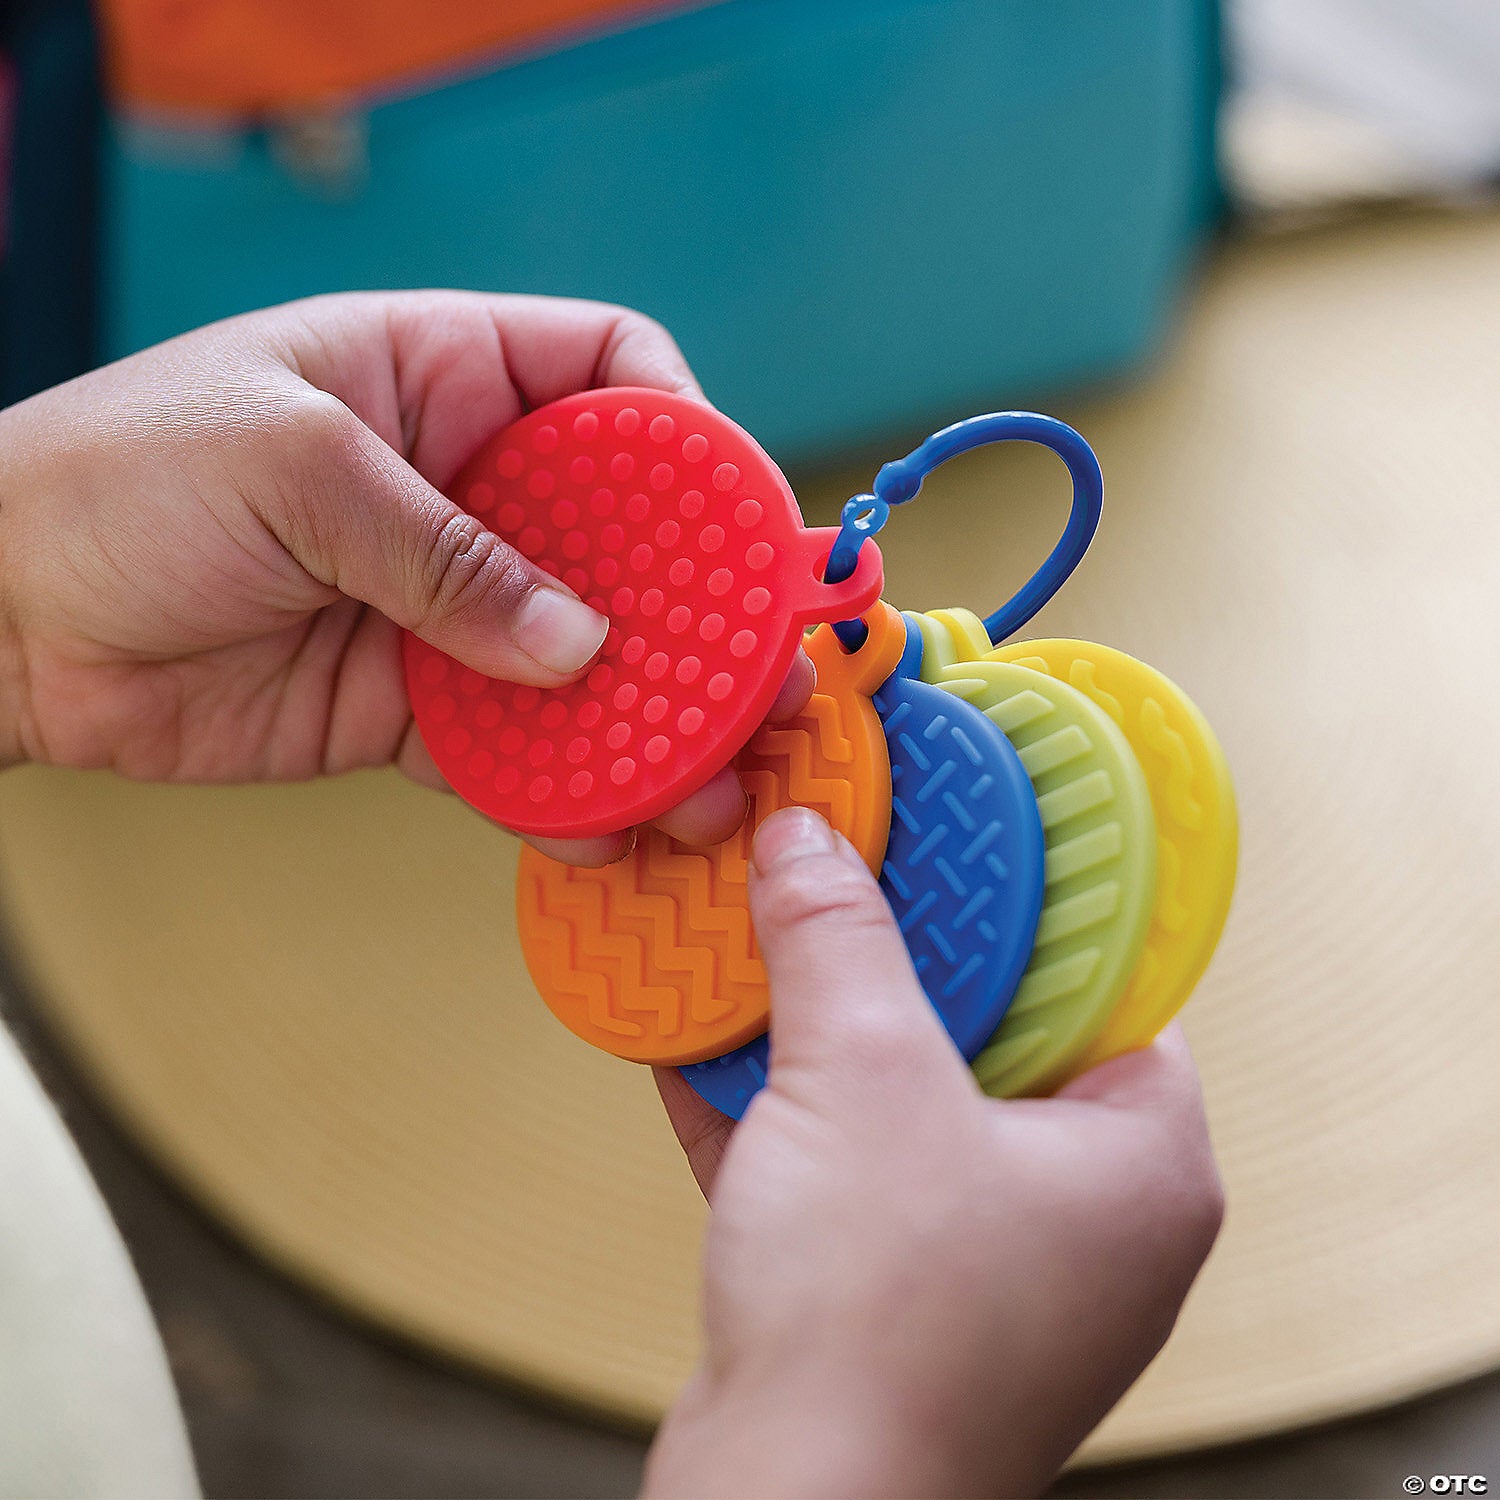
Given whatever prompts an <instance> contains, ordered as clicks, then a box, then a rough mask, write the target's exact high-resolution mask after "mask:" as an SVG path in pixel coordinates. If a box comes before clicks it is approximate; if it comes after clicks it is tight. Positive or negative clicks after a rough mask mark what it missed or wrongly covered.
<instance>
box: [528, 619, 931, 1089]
mask: <svg viewBox="0 0 1500 1500" xmlns="http://www.w3.org/2000/svg"><path fill="white" fill-rule="evenodd" d="M865 619H866V621H867V623H868V624H869V627H870V635H869V638H868V640H866V642H865V644H864V645H863V646H861V647H860V648H859V650H858V651H855V652H854V653H852V654H850V653H847V652H845V650H844V649H843V647H842V646H841V645H840V644H839V640H838V637H837V636H836V635H835V634H834V633H833V628H832V626H830V625H821V626H819V627H818V629H817V630H816V631H815V632H814V633H813V635H812V636H811V637H809V639H808V641H807V652H808V655H809V656H811V657H812V660H813V664H814V666H816V668H817V671H818V685H817V689H816V690H815V692H814V693H813V696H812V699H811V700H810V701H809V703H808V705H807V708H806V709H805V710H804V711H803V712H802V714H801V715H799V716H798V717H797V718H795V719H793V720H791V721H789V722H788V723H785V724H768V725H766V726H765V727H764V728H762V729H761V730H760V731H759V732H758V733H757V734H756V736H755V738H754V739H752V740H751V741H750V743H749V745H747V746H746V747H745V749H744V750H743V751H741V752H740V755H739V757H738V758H737V759H736V761H735V766H736V768H737V769H738V771H739V773H740V777H741V779H742V780H743V781H744V783H745V788H746V790H747V791H748V793H749V795H750V811H749V814H748V816H747V817H746V819H745V822H744V824H743V825H742V826H741V827H740V830H739V832H737V833H736V834H735V835H734V837H733V838H731V839H729V840H728V841H727V842H726V843H723V844H720V845H718V846H717V847H715V848H711V849H692V848H687V847H685V846H684V845H682V844H679V843H677V842H676V841H675V840H673V839H670V838H668V837H667V836H666V835H665V834H663V833H660V832H658V831H657V830H656V829H654V828H643V829H642V830H641V835H640V841H639V842H638V843H637V845H636V847H635V850H634V852H633V853H631V854H630V855H629V856H628V857H627V858H625V859H623V860H621V861H620V862H619V863H618V864H614V865H609V866H606V867H605V868H604V869H602V870H579V869H573V868H571V867H570V866H567V865H561V864H558V863H556V862H555V861H554V860H550V859H547V858H546V857H545V856H544V855H541V854H538V853H537V852H536V851H535V850H534V849H530V848H528V849H525V850H524V851H523V852H522V854H521V863H520V869H519V872H518V876H517V882H516V902H517V909H518V913H519V919H520V932H521V946H522V949H523V951H524V953H525V956H526V967H527V968H528V969H529V970H530V971H531V977H532V979H533V980H534V981H535V982H536V987H537V989H538V990H539V991H540V992H541V995H542V998H543V1000H545V1001H546V1002H547V1004H548V1005H549V1006H550V1007H551V1009H552V1010H553V1012H554V1013H555V1014H556V1015H557V1017H558V1019H559V1020H561V1021H562V1022H563V1024H564V1025H565V1026H567V1027H568V1028H569V1030H571V1031H573V1032H575V1033H577V1035H579V1036H581V1037H583V1039H584V1040H585V1041H589V1042H592V1043H593V1044H594V1045H595V1046H596V1047H602V1048H603V1049H604V1050H605V1051H606V1052H613V1053H614V1054H615V1055H616V1056H617V1057H624V1058H629V1059H630V1060H631V1061H634V1062H644V1063H656V1064H659V1065H680V1064H682V1063H692V1062H702V1061H703V1060H704V1059H705V1058H709V1057H718V1056H719V1055H720V1054H722V1053H725V1052H728V1051H730V1050H731V1049H733V1048H735V1047H738V1046H739V1045H740V1044H741V1043H743V1042H748V1041H749V1040H751V1038H752V1037H756V1036H759V1035H760V1034H761V1032H763V1031H764V1030H765V1029H766V1027H767V1024H768V1022H769V1016H770V996H769V994H768V991H767V987H766V973H765V968H764V967H763V965H762V964H761V960H760V954H759V951H758V949H757V946H756V942H755V934H754V931H753V930H752V928H751V925H750V908H749V904H748V900H747V875H748V861H749V857H750V843H751V839H752V838H753V836H754V833H755V830H756V828H758V827H759V826H760V824H761V823H762V822H763V821H764V820H765V819H766V818H767V817H769V816H770V814H771V813H772V812H774V811H775V810H776V809H777V808H781V807H788V806H791V805H793V804H796V805H798V806H802V807H811V808H814V809H816V810H817V811H818V812H820V813H821V814H822V815H823V816H824V817H825V818H827V819H828V821H829V823H830V824H831V825H832V826H833V827H834V828H836V829H837V830H838V831H839V832H840V833H842V834H843V835H844V837H845V838H847V839H848V840H849V842H850V843H851V844H853V845H854V847H855V848H856V849H857V850H858V851H859V854H860V857H861V858H862V859H863V860H864V862H865V863H866V864H867V865H868V866H869V867H870V870H871V873H876V872H878V871H879V869H880V865H881V861H882V860H883V859H884V858H885V846H886V839H887V836H888V835H889V833H890V822H891V765H890V758H889V755H888V753H887V750H886V743H885V734H884V732H883V730H882V729H881V727H880V719H879V717H878V715H877V714H876V712H875V709H874V706H873V705H872V704H871V702H870V697H871V695H872V694H873V693H874V692H875V690H876V689H877V688H878V687H879V686H880V685H881V684H882V683H883V682H884V681H885V680H886V678H887V677H889V676H890V674H891V672H892V671H893V670H894V668H895V666H896V663H897V662H898V661H899V660H900V659H901V652H902V650H903V648H904V647H905V645H906V627H905V624H904V623H903V621H902V619H901V616H900V614H898V613H897V611H896V610H894V609H892V608H891V606H890V605H888V604H886V603H884V602H881V603H879V604H877V605H876V606H875V608H874V609H873V610H871V611H870V612H869V613H868V614H867V615H866V616H865Z"/></svg>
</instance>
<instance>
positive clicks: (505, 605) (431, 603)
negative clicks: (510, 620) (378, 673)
mask: <svg viewBox="0 0 1500 1500" xmlns="http://www.w3.org/2000/svg"><path fill="white" fill-rule="evenodd" d="M425 536H426V542H427V545H426V550H425V552H424V553H423V555H422V556H421V557H419V558H417V559H416V569H417V579H418V584H419V592H418V599H419V603H420V606H421V609H422V613H423V619H422V620H419V621H418V622H417V623H418V625H419V626H420V625H422V624H425V623H428V622H429V621H431V620H433V619H437V618H442V619H444V620H449V621H452V620H455V619H459V620H461V619H463V618H464V617H466V616H473V615H478V614H481V613H483V614H485V615H487V616H493V615H495V614H497V613H498V614H500V615H511V614H514V613H515V611H516V610H518V609H519V608H520V606H521V602H522V600H523V599H524V598H525V597H526V595H527V594H528V593H529V592H530V590H531V588H532V586H533V582H534V580H533V579H532V578H531V576H530V568H529V567H528V565H527V564H526V562H525V561H524V560H523V559H522V557H521V556H520V554H519V553H518V552H516V551H515V550H514V549H513V548H511V547H510V546H508V545H507V544H506V543H505V542H503V541H501V539H500V538H499V537H498V536H496V535H495V534H494V532H492V531H487V530H486V529H485V528H484V526H483V525H481V524H480V522H479V521H477V520H476V519H475V518H474V517H473V516H471V515H468V514H467V513H465V512H463V511H457V512H454V513H452V514H450V515H448V516H447V517H446V518H444V519H442V520H441V521H439V522H438V523H437V524H436V525H435V526H433V527H432V528H430V529H428V530H427V531H426V532H425Z"/></svg>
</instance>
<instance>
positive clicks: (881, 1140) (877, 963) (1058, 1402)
mask: <svg viewBox="0 0 1500 1500" xmlns="http://www.w3.org/2000/svg"><path fill="white" fill-rule="evenodd" d="M750 899H751V911H752V915H753V917H754V921H755V927H756V932H757V934H758V936H759V939H760V945H761V951H762V953H763V955H764V958H765V963H766V969H767V973H768V975H769V978H770V984H771V996H772V1017H773V1032H772V1035H773V1038H774V1042H773V1047H772V1053H771V1072H770V1080H769V1083H768V1084H767V1086H766V1087H765V1088H764V1089H763V1090H762V1091H761V1093H760V1094H759V1095H757V1097H756V1098H755V1100H754V1101H753V1102H752V1104H751V1106H750V1108H749V1110H748V1111H747V1113H746V1115H745V1118H744V1120H743V1121H742V1122H741V1123H740V1124H739V1125H738V1126H734V1125H733V1124H732V1122H731V1121H729V1120H727V1119H726V1118H725V1117H724V1116H723V1115H721V1114H719V1113H718V1112H717V1111H716V1110H713V1109H712V1108H710V1107H709V1106H708V1105H706V1104H705V1103H703V1101H702V1100H701V1099H699V1098H698V1096H697V1095H696V1094H694V1093H693V1092H692V1090H691V1089H690V1088H688V1086H687V1085H686V1084H685V1083H684V1082H683V1080H682V1079H681V1077H680V1076H679V1075H678V1074H676V1073H675V1072H671V1071H662V1072H661V1073H659V1075H658V1079H659V1083H660V1087H661V1092H662V1095H663V1097H664V1100H665V1102H666V1105H667V1109H668V1113H669V1114H670V1116H671V1118H672V1122H673V1124H674V1126H675V1127H676V1129H677V1132H678V1135H679V1137H680V1138H681V1140H682V1142H683V1145H684V1146H685V1148H686V1150H687V1154H688V1158H689V1160H690V1162H691V1164H692V1168H693V1171H694V1172H695V1174H696V1175H697V1178H698V1181H699V1183H700V1184H701V1185H702V1187H703V1190H704V1192H705V1193H706V1194H707V1195H708V1197H709V1200H710V1202H711V1203H712V1206H713V1219H712V1222H711V1224H710V1227H709V1231H708V1238H707V1242H706V1245H705V1251H704V1275H705V1289H704V1307H703V1316H704V1334H705V1342H704V1353H703V1358H702V1363H701V1365H700V1367H699V1369H698V1371H697V1373H696V1375H695V1376H694V1378H693V1380H692V1382H691V1383H690V1385H689V1387H688V1389H687V1391H686V1392H685V1394H684V1395H683V1397H682V1399H681V1401H680V1402H679V1403H678V1405H677V1407H676V1408H675V1409H674V1410H673V1412H672V1413H671V1415H670V1416H669V1417H668V1419H667V1422H666V1424H665V1425H664V1427H663V1428H662V1431H661V1433H660V1435H659V1437H658V1439H657V1443H656V1446H655V1448H654V1449H653V1451H652V1456H651V1461H650V1465H649V1468H648V1473H647V1484H646V1492H647V1493H648V1494H650V1495H656V1496H665V1495H694V1496H720V1495H755V1496H762V1497H769V1496H777V1495H797V1496H818V1495H861V1496H865V1495H872V1496H873V1495H891V1496H910V1495H931V1496H937V1495H977V1494H984V1495H1014V1494H1035V1493H1039V1492H1040V1491H1041V1490H1042V1489H1043V1488H1044V1487H1045V1486H1046V1485H1047V1484H1048V1483H1049V1482H1050V1481H1051V1479H1052V1477H1053V1476H1054V1474H1055V1473H1056V1472H1057V1470H1058V1468H1059V1467H1060V1466H1061V1465H1062V1463H1063V1461H1064V1460H1065V1459H1066V1457H1067V1456H1068V1454H1069V1453H1070V1452H1071V1451H1072V1450H1073V1448H1074V1447H1075V1446H1076V1445H1077V1444H1078V1443H1079V1442H1080V1441H1081V1440H1082V1438H1083V1437H1084V1436H1085V1434H1086V1433H1087V1432H1088V1431H1089V1430H1090V1428H1092V1427H1093V1426H1094V1425H1095V1424H1096V1423H1097V1422H1098V1421H1099V1420H1100V1418H1102V1417H1103V1416H1104V1414H1105V1413H1106V1412H1107V1411H1108V1410H1109V1408H1110V1407H1111V1406H1112V1405H1113V1404H1114V1403H1115V1402H1116V1401H1117V1400H1118V1399H1119V1397H1120V1396H1121V1394H1122V1393H1123V1392H1124V1391H1125V1389H1126V1388H1127V1387H1128V1386H1129V1385H1130V1383H1131V1382H1132V1381H1133V1380H1134V1379H1135V1378H1136V1377H1137V1376H1138V1375H1139V1374H1140V1372H1141V1371H1142V1370H1143V1369H1144V1368H1145V1366H1146V1365H1147V1364H1148V1363H1149V1361H1150V1360H1151V1359H1152V1358H1153V1356H1154V1355H1155V1354H1156V1352H1157V1350H1158V1349H1159V1348H1160V1347H1161V1345H1162V1343H1163V1341H1164V1340H1165V1338H1166V1336H1167V1334H1168V1332H1169V1331H1170V1329H1171V1327H1172V1324H1173V1321H1174V1320H1175V1318H1176V1316H1177V1311H1178V1308H1179V1306H1180V1305H1181V1302H1182V1299H1183V1297H1184V1296H1185V1295H1186V1293H1187V1290H1188V1287H1189V1286H1190V1284H1191V1283H1192V1280H1193V1278H1194V1276H1195V1275H1196V1274H1197V1271H1198V1268H1199V1266H1200V1265H1201V1263H1202V1261H1203V1259H1204V1257H1205V1256H1206V1255H1207V1253H1208V1250H1209V1247H1210V1246H1211V1245H1212V1243H1213V1239H1214V1236H1215V1234H1216V1232H1217V1230H1218V1226H1219V1221H1220V1217H1221V1213H1222V1196H1221V1189H1220V1186H1219V1180H1218V1176H1217V1172H1216V1170H1215V1167H1214V1163H1213V1158H1212V1154H1211V1151H1210V1147H1209V1141H1208V1133H1207V1129H1206V1126H1205V1124H1204V1118H1203V1112H1202V1106H1201V1101H1200V1098H1199V1092H1198V1085H1197V1078H1196V1074H1195V1072H1194V1069H1193V1065H1192V1061H1191V1059H1190V1058H1189V1056H1188V1053H1187V1050H1186V1047H1185V1045H1184V1043H1183V1041H1182V1039H1181V1036H1180V1034H1179V1033H1178V1032H1177V1031H1176V1030H1175V1028H1174V1029H1173V1030H1172V1031H1170V1032H1169V1033H1168V1034H1167V1035H1166V1036H1164V1037H1163V1038H1162V1039H1161V1040H1160V1041H1159V1042H1158V1043H1157V1044H1156V1045H1155V1046H1153V1047H1151V1048H1149V1049H1147V1050H1145V1051H1143V1052H1137V1053H1134V1054H1132V1055H1129V1056H1126V1057H1121V1058H1117V1059H1115V1060H1113V1061H1111V1062H1108V1063H1106V1064H1104V1065H1103V1066H1101V1067H1099V1068H1097V1069H1095V1070H1094V1071H1093V1072H1091V1073H1088V1074H1085V1075H1084V1076H1083V1077H1081V1078H1079V1079H1077V1080H1076V1081H1075V1082H1073V1083H1072V1084H1070V1085H1069V1086H1068V1087H1066V1088H1064V1089H1063V1090H1062V1091H1061V1092H1060V1093H1059V1094H1058V1095H1057V1096H1056V1097H1055V1098H1050V1099H1026V1100H1006V1101H999V1100H993V1099H988V1098H986V1097H985V1096H984V1095H983V1094H982V1093H981V1092H980V1090H979V1088H978V1087H977V1085H976V1084H975V1081H974V1078H973V1076H972V1075H971V1074H970V1072H969V1070H968V1068H967V1067H966V1066H965V1065H964V1062H963V1060H962V1059H961V1058H960V1056H959V1054H958V1052H957V1050H956V1049H955V1048H954V1046H953V1044H952V1042H951V1041H950V1040H949V1038H948V1036H947V1035H946V1033H945V1032H944V1031H943V1029H942V1026H941V1023H940V1022H939V1021H938V1019H937V1017H936V1015H935V1013H934V1012H933V1010H932V1008H931V1006H930V1005H929V1004H928V1002H927V1000H926V998H925V997H924V995H923V994H922V991H921V989H920V987H919V985H918V983H917V980H916V976H915V974H914V973H913V972H912V968H911V964H910V961H909V959H908V957H907V954H906V949H905V945H904V944H903V943H902V940H901V936H900V933H899V932H898V930H897V928H896V925H895V922H894V921H893V919H892V917H891V913H890V909H889V907H888V906H887V905H886V903H885V900H884V898H883V897H882V896H881V894H880V890H879V888H878V886H877V885H876V884H875V882H874V881H873V880H872V879H871V877H870V875H869V872H868V871H867V870H866V869H865V867H864V865H863V863H862V862H861V861H860V859H859V857H858V855H857V854H855V852H854V851H853V849H852V848H851V847H850V846H849V845H848V844H847V843H846V842H844V841H843V840H842V839H839V838H837V837H836V836H835V835H833V834H831V833H830V832H829V830H828V827H827V825H826V824H824V823H823V822H822V821H821V820H820V819H818V818H817V817H816V816H815V815H813V814H812V813H810V812H807V811H806V810H804V809H791V810H787V811H784V812H782V813H779V814H777V815H776V816H774V817H772V818H770V819H768V820H767V822H766V823H765V825H764V826H763V827H762V828H761V829H760V830H759V833H758V835H757V838H756V841H755V846H754V857H753V868H752V873H751V897H750Z"/></svg>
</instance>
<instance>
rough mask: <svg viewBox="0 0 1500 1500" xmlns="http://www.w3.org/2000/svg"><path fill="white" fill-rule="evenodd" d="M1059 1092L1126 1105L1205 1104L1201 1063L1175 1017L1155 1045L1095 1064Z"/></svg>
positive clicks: (1185, 1107) (1184, 1108)
mask: <svg viewBox="0 0 1500 1500" xmlns="http://www.w3.org/2000/svg"><path fill="white" fill-rule="evenodd" d="M1055 1097H1057V1098H1059V1099H1076V1100H1083V1101H1087V1102H1092V1103H1096V1104H1107V1105H1111V1106H1114V1107H1116V1108H1125V1109H1146V1110H1152V1111H1156V1110H1165V1111H1168V1112H1176V1113H1180V1112H1191V1113H1193V1114H1201V1113H1202V1109H1203V1093H1202V1085H1201V1083H1200V1080H1199V1077H1198V1069H1197V1065H1196V1064H1195V1063H1194V1061H1193V1054H1192V1052H1191V1050H1190V1049H1189V1047H1188V1044H1187V1038H1186V1036H1185V1035H1184V1034H1183V1031H1182V1027H1181V1026H1180V1025H1178V1024H1177V1022H1175V1021H1174V1022H1172V1024H1171V1025H1169V1026H1168V1027H1167V1028H1166V1029H1165V1030H1164V1031H1163V1032H1162V1033H1161V1035H1160V1036H1158V1037H1157V1038H1156V1039H1155V1041H1153V1042H1152V1043H1150V1045H1149V1046H1145V1047H1140V1048H1137V1049H1136V1050H1135V1051H1133V1052H1122V1053H1121V1054H1120V1055H1119V1056H1118V1057H1111V1058H1109V1059H1108V1060H1107V1061H1105V1062H1102V1063H1100V1064H1098V1066H1096V1067H1093V1068H1090V1069H1089V1070H1088V1072H1086V1073H1081V1074H1079V1076H1078V1077H1077V1078H1074V1079H1072V1080H1070V1081H1069V1082H1068V1083H1066V1084H1064V1086H1063V1087H1062V1088H1060V1089H1059V1090H1058V1091H1057V1094H1056V1096H1055Z"/></svg>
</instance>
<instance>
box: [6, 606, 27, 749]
mask: <svg viewBox="0 0 1500 1500" xmlns="http://www.w3.org/2000/svg"><path fill="white" fill-rule="evenodd" d="M25 681H26V673H25V670H24V664H23V657H22V654H21V637H20V632H19V631H18V630H16V628H15V626H14V624H13V622H12V621H11V620H10V618H9V616H8V614H7V612H6V609H5V598H4V595H3V593H0V771H4V770H7V769H8V768H9V767H11V766H15V765H19V764H20V763H21V762H22V761H23V760H25V759H26V756H25V753H24V752H23V750H22V747H21V723H22V719H23V713H24V710H23V699H24V696H25V694H24V691H23V688H24V684H25Z"/></svg>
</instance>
